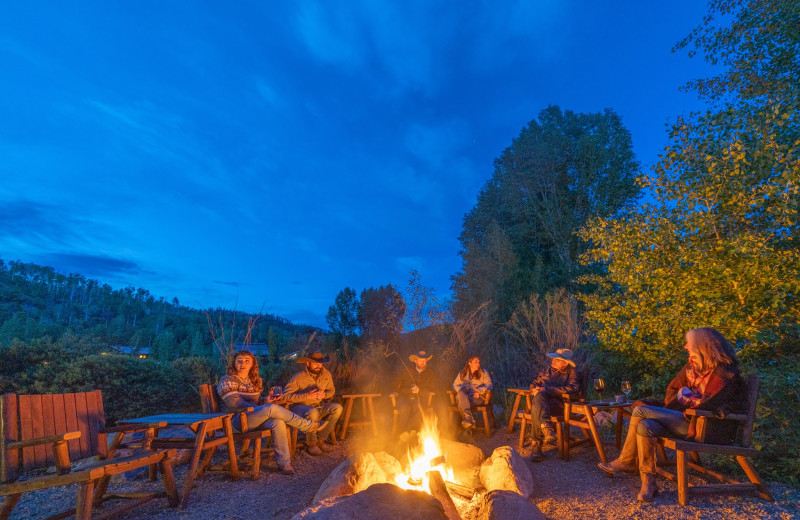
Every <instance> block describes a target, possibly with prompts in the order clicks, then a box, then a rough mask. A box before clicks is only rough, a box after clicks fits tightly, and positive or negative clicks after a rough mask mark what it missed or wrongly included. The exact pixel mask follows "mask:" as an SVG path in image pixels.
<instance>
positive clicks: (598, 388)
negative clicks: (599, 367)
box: [594, 377, 606, 399]
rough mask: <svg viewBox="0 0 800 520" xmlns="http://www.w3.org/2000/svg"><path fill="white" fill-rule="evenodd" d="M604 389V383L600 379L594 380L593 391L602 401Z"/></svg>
mask: <svg viewBox="0 0 800 520" xmlns="http://www.w3.org/2000/svg"><path fill="white" fill-rule="evenodd" d="M605 389H606V382H605V380H604V379H602V378H599V377H598V378H597V379H595V380H594V391H595V392H597V396H598V397H599V398H600V399H602V398H603V390H605Z"/></svg>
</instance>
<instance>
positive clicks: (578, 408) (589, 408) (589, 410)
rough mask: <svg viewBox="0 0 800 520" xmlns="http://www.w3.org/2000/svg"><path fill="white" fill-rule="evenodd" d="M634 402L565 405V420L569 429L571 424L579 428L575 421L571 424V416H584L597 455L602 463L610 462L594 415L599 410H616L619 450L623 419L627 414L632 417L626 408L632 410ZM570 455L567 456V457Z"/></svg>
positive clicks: (589, 402)
mask: <svg viewBox="0 0 800 520" xmlns="http://www.w3.org/2000/svg"><path fill="white" fill-rule="evenodd" d="M632 404H633V403H632V402H627V401H626V402H622V403H616V402H608V401H605V400H604V401H588V402H585V403H581V402H577V403H576V402H572V403H564V418H565V420H566V421H567V427H569V424H572V425H573V426H578V425H577V424H575V423H574V421H572V422H570V420H569V418H570V414H578V415H583V416H585V417H586V423H585V424H586V426H588V427H589V430H590V431H591V432H592V440H593V441H594V445H595V448H597V454H598V455H599V456H600V461H601V462H608V461H607V460H606V451H605V449H604V448H603V440H602V439H601V438H600V433H599V432H598V431H597V424H595V422H594V414H595V412H596V411H597V410H615V412H616V416H617V417H616V443H615V444H616V447H617V449H619V447H620V444H621V439H622V417H623V415H624V414H625V413H627V414H628V415H630V412H628V411H627V410H626V408H630V406H631V405H632ZM568 456H569V454H567V457H568Z"/></svg>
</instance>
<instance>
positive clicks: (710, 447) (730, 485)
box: [656, 375, 772, 506]
mask: <svg viewBox="0 0 800 520" xmlns="http://www.w3.org/2000/svg"><path fill="white" fill-rule="evenodd" d="M757 400H758V376H756V375H751V376H750V377H749V378H748V379H747V406H746V413H744V414H728V415H727V416H726V417H725V419H724V420H726V421H735V422H736V425H737V432H736V437H735V441H734V443H733V444H706V443H705V442H703V440H704V438H705V431H706V429H705V426H706V420H707V419H708V418H711V417H714V416H713V415H712V414H711V413H709V412H706V411H703V410H691V409H690V410H687V411H686V414H687V415H690V416H691V421H692V422H693V423H695V431H696V432H697V436H696V442H692V441H687V440H682V439H671V438H668V437H661V438H659V439H658V442H659V445H660V446H661V454H662V459H665V457H664V456H663V455H664V451H663V448H667V449H670V450H674V451H675V453H676V460H675V461H666V460H662V462H661V463H660V464H661V466H662V467H658V468H656V471H657V472H658V474H659V475H661V476H662V477H665V478H667V479H669V480H672V481H673V482H676V483H677V485H678V502H679V503H680V504H681V505H684V506H685V505H686V504H687V503H688V499H689V495H695V494H708V493H747V492H756V493H758V494H759V496H761V498H763V499H764V500H772V495H771V494H770V492H769V491H768V490H767V488H766V486H764V483H763V482H762V481H761V478H759V476H758V473H756V470H755V469H754V468H753V466H752V465H751V464H750V461H749V460H748V459H750V458H752V457H754V456H756V455H757V453H758V450H756V448H754V447H753V446H752V445H751V444H752V436H753V423H754V422H755V415H756V401H757ZM700 453H716V454H720V455H728V456H730V455H732V456H734V457H736V460H737V462H739V465H740V466H741V467H742V470H744V473H745V475H746V476H747V478H748V480H749V482H740V481H738V480H735V479H733V478H730V477H727V476H725V475H722V474H721V473H719V472H717V471H714V470H712V469H710V468H707V467H705V466H704V465H703V464H702V462H701V461H700ZM672 464H674V465H675V466H676V471H675V473H671V472H668V471H666V470H665V469H663V466H667V465H672ZM689 469H693V470H695V471H697V472H698V473H701V474H703V475H705V476H708V477H713V478H714V479H716V480H717V481H719V482H721V484H711V485H697V486H695V485H691V484H689V482H688V470H689Z"/></svg>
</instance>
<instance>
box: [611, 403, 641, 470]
mask: <svg viewBox="0 0 800 520" xmlns="http://www.w3.org/2000/svg"><path fill="white" fill-rule="evenodd" d="M646 408H652V407H648V406H637V407H636V408H634V409H633V413H632V414H631V421H630V423H629V424H628V433H627V435H626V436H625V442H624V443H623V444H622V451H621V452H620V454H619V457H617V458H616V459H614V460H612V461H611V462H601V463H599V464H598V466H599V467H600V469H602V470H603V471H605V472H606V473H608V474H610V475H614V474H616V473H619V472H620V471H624V472H625V473H636V464H637V462H638V459H637V451H636V446H637V444H636V430H637V428H638V426H639V423H640V422H641V420H642V419H643V418H644V417H645V415H647V414H648V413H649V412H648V410H646Z"/></svg>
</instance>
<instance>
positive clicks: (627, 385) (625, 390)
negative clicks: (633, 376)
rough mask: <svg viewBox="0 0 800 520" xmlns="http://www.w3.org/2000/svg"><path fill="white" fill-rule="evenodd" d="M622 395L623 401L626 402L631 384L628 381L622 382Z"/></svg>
mask: <svg viewBox="0 0 800 520" xmlns="http://www.w3.org/2000/svg"><path fill="white" fill-rule="evenodd" d="M622 393H623V394H625V400H626V401H627V400H628V396H629V395H630V393H631V382H630V381H623V382H622Z"/></svg>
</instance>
